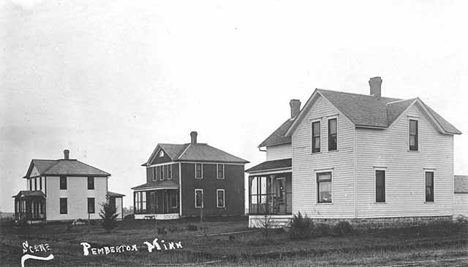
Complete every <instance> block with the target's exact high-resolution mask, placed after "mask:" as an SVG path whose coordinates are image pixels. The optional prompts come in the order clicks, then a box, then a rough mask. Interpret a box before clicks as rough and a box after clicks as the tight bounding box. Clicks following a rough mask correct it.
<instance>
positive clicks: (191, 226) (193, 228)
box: [187, 224, 198, 231]
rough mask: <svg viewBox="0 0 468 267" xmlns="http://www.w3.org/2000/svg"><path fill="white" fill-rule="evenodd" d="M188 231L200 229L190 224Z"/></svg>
mask: <svg viewBox="0 0 468 267" xmlns="http://www.w3.org/2000/svg"><path fill="white" fill-rule="evenodd" d="M187 230H189V231H197V230H198V227H197V226H196V225H194V224H189V225H187Z"/></svg>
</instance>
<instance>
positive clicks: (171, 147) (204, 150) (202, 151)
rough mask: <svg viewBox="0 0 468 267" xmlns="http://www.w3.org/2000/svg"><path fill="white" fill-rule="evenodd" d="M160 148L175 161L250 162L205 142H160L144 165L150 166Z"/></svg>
mask: <svg viewBox="0 0 468 267" xmlns="http://www.w3.org/2000/svg"><path fill="white" fill-rule="evenodd" d="M159 149H163V150H164V151H165V152H166V154H167V155H168V156H169V157H170V158H171V160H172V161H174V162H180V161H199V162H221V163H223V162H224V163H243V164H245V163H249V162H248V161H247V160H245V159H242V158H239V157H236V156H234V155H232V154H229V153H227V152H225V151H223V150H220V149H217V148H215V147H212V146H210V145H208V144H203V143H195V144H192V143H188V144H158V145H157V146H156V148H155V149H154V151H153V153H152V154H151V156H150V157H149V158H148V161H147V162H145V163H143V164H142V166H148V165H149V164H150V163H151V161H152V159H153V158H154V156H155V155H156V153H157V152H158V151H159Z"/></svg>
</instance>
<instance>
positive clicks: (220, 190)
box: [216, 189, 226, 209]
mask: <svg viewBox="0 0 468 267" xmlns="http://www.w3.org/2000/svg"><path fill="white" fill-rule="evenodd" d="M220 192H223V205H222V206H220V205H219V195H218V194H219V193H220ZM216 208H218V209H225V208H226V190H224V189H216Z"/></svg>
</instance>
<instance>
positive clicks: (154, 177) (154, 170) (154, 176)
mask: <svg viewBox="0 0 468 267" xmlns="http://www.w3.org/2000/svg"><path fill="white" fill-rule="evenodd" d="M156 169H157V167H153V168H151V171H152V172H153V181H156V180H157V178H156V173H157V170H156Z"/></svg>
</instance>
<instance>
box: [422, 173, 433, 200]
mask: <svg viewBox="0 0 468 267" xmlns="http://www.w3.org/2000/svg"><path fill="white" fill-rule="evenodd" d="M429 173H430V174H432V177H430V178H431V180H432V181H431V182H432V186H429V187H430V188H431V196H432V199H428V198H427V188H428V185H427V178H428V177H427V174H429ZM434 178H435V171H434V170H425V171H424V203H434V202H435V192H434V189H435V185H434V182H435V179H434Z"/></svg>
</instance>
